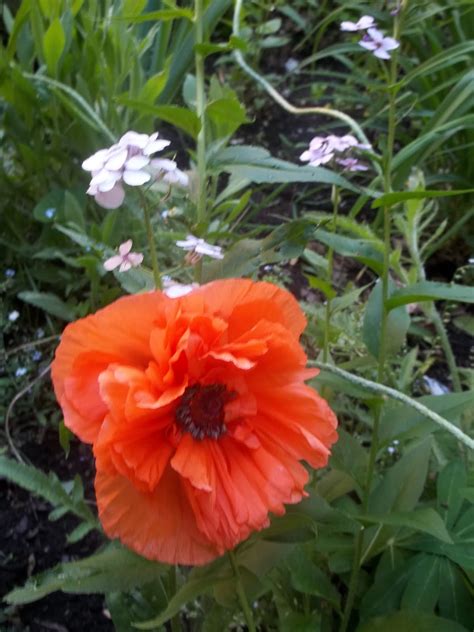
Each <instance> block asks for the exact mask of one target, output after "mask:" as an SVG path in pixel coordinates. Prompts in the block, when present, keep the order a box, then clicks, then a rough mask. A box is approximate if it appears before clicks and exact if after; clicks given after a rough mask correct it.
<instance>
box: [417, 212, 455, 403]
mask: <svg viewBox="0 0 474 632" xmlns="http://www.w3.org/2000/svg"><path fill="white" fill-rule="evenodd" d="M407 245H408V250H409V251H410V256H411V258H412V261H413V263H414V264H415V268H416V272H417V277H418V280H419V281H426V272H425V266H424V265H423V260H422V258H421V253H420V249H419V246H418V220H417V217H416V216H415V217H413V218H409V220H408V230H407ZM422 309H423V311H424V313H425V315H426V316H427V318H429V319H430V320H431V322H432V323H433V325H434V328H435V329H436V333H437V334H438V337H439V340H440V343H441V347H442V349H443V352H444V356H445V358H446V362H447V364H448V368H449V372H450V374H451V380H452V382H453V389H454V390H455V391H457V392H461V391H462V385H461V379H460V377H459V371H458V367H457V364H456V358H455V357H454V353H453V349H452V347H451V343H450V342H449V338H448V334H447V332H446V328H445V326H444V323H443V320H442V318H441V316H440V315H439V312H438V310H437V309H436V306H435V304H434V303H429V304H428V305H426V306H422Z"/></svg>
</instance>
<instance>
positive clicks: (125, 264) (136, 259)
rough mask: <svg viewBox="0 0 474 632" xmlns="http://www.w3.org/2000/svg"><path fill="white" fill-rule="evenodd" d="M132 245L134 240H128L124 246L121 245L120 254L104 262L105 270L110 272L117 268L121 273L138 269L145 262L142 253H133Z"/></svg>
mask: <svg viewBox="0 0 474 632" xmlns="http://www.w3.org/2000/svg"><path fill="white" fill-rule="evenodd" d="M132 243H133V242H132V240H131V239H128V240H127V241H125V242H124V243H123V244H120V246H119V248H118V251H119V254H118V255H114V256H113V257H110V259H107V261H104V268H105V269H106V270H108V271H109V272H110V271H111V270H115V268H119V272H127V270H130V269H131V268H136V267H138V266H139V265H140V264H141V263H142V261H143V255H142V254H141V253H140V252H131V250H132ZM119 266H120V267H119Z"/></svg>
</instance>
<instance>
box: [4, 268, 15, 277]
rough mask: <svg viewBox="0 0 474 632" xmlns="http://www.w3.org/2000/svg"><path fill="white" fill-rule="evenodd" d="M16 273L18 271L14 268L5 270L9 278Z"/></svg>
mask: <svg viewBox="0 0 474 632" xmlns="http://www.w3.org/2000/svg"><path fill="white" fill-rule="evenodd" d="M15 274H16V271H15V270H14V269H13V268H7V269H6V270H5V276H6V277H7V279H13V277H14V276H15Z"/></svg>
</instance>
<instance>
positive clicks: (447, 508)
mask: <svg viewBox="0 0 474 632" xmlns="http://www.w3.org/2000/svg"><path fill="white" fill-rule="evenodd" d="M465 485H467V473H466V467H465V465H464V463H463V462H462V461H460V460H458V461H452V462H451V463H448V464H447V465H446V467H444V468H443V470H442V471H441V472H440V474H439V475H438V480H437V481H436V490H437V504H438V511H439V512H440V513H441V515H443V516H445V518H446V524H447V526H448V527H452V526H453V525H454V523H455V522H456V519H457V517H458V515H459V512H460V510H461V506H462V504H463V501H464V497H463V495H462V491H461V490H462V488H463V487H464V486H465Z"/></svg>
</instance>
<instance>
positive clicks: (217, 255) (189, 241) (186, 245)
mask: <svg viewBox="0 0 474 632" xmlns="http://www.w3.org/2000/svg"><path fill="white" fill-rule="evenodd" d="M176 245H177V246H178V248H182V249H183V250H187V251H188V252H189V253H192V254H194V255H199V256H203V255H207V256H208V257H212V258H213V259H223V258H224V255H223V254H222V248H221V247H220V246H213V245H212V244H208V243H207V241H204V239H199V238H198V237H195V236H194V235H187V237H186V239H185V240H181V241H177V242H176Z"/></svg>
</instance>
